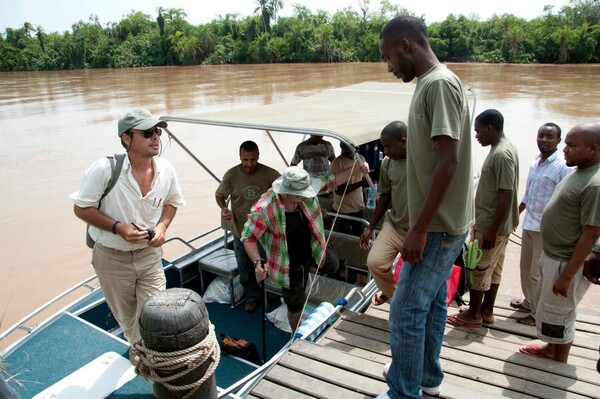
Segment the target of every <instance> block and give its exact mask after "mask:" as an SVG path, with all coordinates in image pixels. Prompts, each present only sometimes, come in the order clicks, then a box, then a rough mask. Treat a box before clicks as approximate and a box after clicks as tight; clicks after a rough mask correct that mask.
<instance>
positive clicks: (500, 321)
mask: <svg viewBox="0 0 600 399" xmlns="http://www.w3.org/2000/svg"><path fill="white" fill-rule="evenodd" d="M509 299H510V298H507V297H499V298H498V301H497V303H496V311H495V315H496V322H495V323H494V324H493V325H491V326H489V327H483V328H464V327H452V326H447V328H446V335H445V337H444V344H443V348H442V353H441V361H442V367H443V369H444V372H445V379H444V382H443V385H442V390H441V395H440V397H442V398H453V399H487V398H519V399H520V398H549V399H559V398H560V399H563V398H564V399H571V398H573V399H575V398H596V399H597V398H600V374H598V372H597V371H596V361H597V360H598V356H599V354H598V346H599V345H600V314H597V313H593V312H586V311H582V312H580V313H579V315H578V318H577V320H578V321H577V333H576V338H575V342H574V344H573V347H572V349H571V355H570V357H569V364H562V363H559V362H555V361H552V360H548V359H544V358H539V357H535V356H530V355H524V354H521V353H519V352H518V349H519V347H520V346H522V345H526V344H527V343H530V342H532V340H533V339H535V327H530V326H525V325H522V324H518V323H516V322H515V320H514V319H515V318H516V317H521V316H524V315H525V313H522V312H519V311H516V310H514V309H512V308H511V307H510V306H509V304H508V301H509ZM455 312H457V309H456V308H451V309H449V311H448V313H449V314H452V313H455ZM388 315H389V305H387V304H385V305H383V306H380V307H373V306H371V307H370V308H369V309H368V310H367V312H366V313H365V314H356V313H346V314H345V315H343V316H342V317H341V318H340V319H339V320H338V321H337V322H336V323H335V324H334V325H333V327H332V328H331V329H330V330H329V331H328V332H327V333H326V334H325V336H324V337H323V338H321V340H320V341H319V342H318V343H312V342H306V341H296V342H295V343H294V344H293V345H292V347H291V348H290V350H289V352H288V353H286V354H285V355H284V356H283V357H282V359H280V361H279V362H278V363H277V364H276V365H275V366H274V367H273V368H272V369H271V370H270V371H269V373H268V374H267V376H266V377H265V378H264V379H263V380H262V381H261V382H259V384H258V385H257V386H256V387H255V388H254V390H253V391H252V392H251V394H250V395H249V396H248V397H249V398H264V399H268V398H272V399H288V398H323V399H336V398H344V399H345V398H348V399H353V398H372V397H375V396H377V395H378V394H380V393H383V392H386V391H387V385H386V382H385V379H384V377H383V375H382V370H383V365H384V364H385V363H389V362H390V361H391V352H390V347H389V342H390V341H389V340H390V332H389V328H388V322H387V320H388Z"/></svg>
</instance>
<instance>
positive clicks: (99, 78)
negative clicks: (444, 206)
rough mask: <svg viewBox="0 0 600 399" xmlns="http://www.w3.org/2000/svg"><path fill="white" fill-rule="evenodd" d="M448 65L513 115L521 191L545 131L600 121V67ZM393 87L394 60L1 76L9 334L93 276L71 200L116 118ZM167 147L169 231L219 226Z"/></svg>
mask: <svg viewBox="0 0 600 399" xmlns="http://www.w3.org/2000/svg"><path fill="white" fill-rule="evenodd" d="M449 67H450V68H451V69H452V70H454V71H455V72H456V73H457V74H458V75H459V76H460V77H461V79H462V81H463V84H464V85H465V87H466V88H473V89H474V90H475V92H476V95H477V105H476V111H475V113H479V112H481V111H483V110H484V109H487V108H496V109H498V110H499V111H500V112H502V113H503V114H504V116H505V133H506V136H507V137H508V138H509V139H510V140H511V141H513V142H514V143H515V144H516V145H517V146H518V148H519V153H520V159H521V170H520V174H521V192H522V191H523V187H524V183H525V179H526V177H527V170H528V167H529V164H530V162H531V160H532V159H533V157H534V156H535V154H536V152H537V147H536V144H535V136H536V132H537V129H538V127H539V126H540V125H541V124H543V123H545V122H549V121H552V122H555V123H557V124H558V125H560V126H561V127H562V128H563V137H564V135H565V134H566V132H567V131H568V130H569V129H570V128H571V127H572V126H573V125H575V124H576V123H579V122H583V121H592V120H595V121H597V120H598V117H599V115H600V105H599V104H600V65H564V66H555V65H483V64H450V65H449ZM394 80H395V78H394V77H393V76H392V75H390V74H388V73H387V71H386V67H385V65H384V64H383V63H356V64H300V65H233V66H197V67H160V68H138V69H104V70H80V71H56V72H24V73H0V120H1V121H2V125H1V126H2V127H1V134H2V138H3V145H2V146H1V147H0V170H1V171H2V172H1V173H0V183H1V194H0V255H1V259H2V262H1V264H0V321H2V324H1V326H0V331H4V330H5V329H6V328H8V327H9V326H11V325H12V324H14V323H15V322H16V321H18V320H19V319H21V318H22V317H24V316H25V315H26V314H28V313H30V312H31V311H33V310H34V309H35V308H37V307H38V306H40V305H41V304H43V303H44V302H46V301H48V300H49V299H51V298H53V297H54V296H56V295H58V294H59V293H61V292H62V291H64V290H65V289H67V288H69V287H71V286H72V285H74V284H75V283H78V282H80V281H82V280H83V279H85V278H86V277H88V276H89V275H91V274H92V273H93V269H92V267H91V265H90V262H89V258H90V250H89V249H87V248H86V247H85V245H84V239H83V238H84V224H83V223H82V222H81V221H80V220H78V219H77V218H76V217H75V216H74V215H73V211H72V204H71V202H70V200H69V198H68V196H69V194H70V193H71V192H72V191H74V190H76V188H77V186H78V183H79V180H80V178H81V175H82V173H83V171H84V170H85V169H86V168H87V167H88V166H89V165H90V164H91V163H92V162H93V161H95V160H97V159H99V158H101V157H103V156H105V155H107V154H113V153H116V152H122V147H121V146H120V143H119V141H118V138H117V134H116V122H117V119H118V117H119V115H121V114H122V113H124V112H125V111H127V110H129V109H131V108H135V107H145V108H149V109H150V110H151V111H152V112H153V113H154V114H155V115H176V116H186V117H191V116H195V115H197V114H199V113H202V112H208V111H217V110H223V109H232V108H236V107H244V106H248V105H254V104H267V103H271V102H277V101H281V100H284V99H287V98H290V97H299V96H306V95H310V94H312V93H315V92H318V91H320V90H323V89H327V88H333V87H340V86H345V85H350V84H354V83H359V82H363V81H383V82H390V81H394ZM398 84H399V85H400V84H402V83H401V82H398ZM365 106H368V104H365ZM164 141H165V140H164V139H163V144H164V154H163V156H164V157H166V158H167V159H169V160H170V161H171V162H172V163H173V164H174V165H175V167H176V169H177V171H178V173H179V175H180V180H181V185H182V189H183V191H184V195H185V197H186V200H187V201H188V205H187V206H186V207H184V208H182V209H181V210H180V211H179V212H178V215H177V217H176V218H175V221H174V223H173V225H172V227H171V228H170V230H169V234H170V235H180V236H183V237H185V238H189V237H192V236H193V235H195V234H197V233H200V232H202V231H206V230H207V229H208V227H210V226H211V225H214V224H215V222H216V221H217V220H218V208H217V207H216V205H215V203H214V196H213V193H214V188H211V189H210V190H206V189H205V184H204V182H205V181H210V180H211V179H210V178H209V177H207V175H206V174H205V173H203V172H202V171H201V170H199V169H198V168H197V167H196V166H194V165H193V164H191V163H190V161H189V159H188V158H187V157H186V156H185V155H184V154H183V152H182V151H181V150H179V149H177V148H176V147H175V146H171V145H169V144H168V143H164ZM226 141H227V138H226V137H225V136H221V135H215V137H214V139H213V138H211V141H210V142H208V143H203V146H205V147H206V146H208V148H213V147H214V149H215V151H210V154H209V156H208V159H207V160H206V159H203V160H206V161H207V163H208V164H209V165H213V166H215V167H216V168H215V169H216V172H217V174H218V173H222V172H223V171H224V170H226V169H227V168H228V167H230V166H232V165H233V164H234V163H235V162H236V160H235V155H236V151H234V150H229V149H227V151H226V152H227V153H229V155H232V156H233V157H232V158H228V160H227V161H224V160H223V159H224V158H222V157H223V152H222V150H223V149H224V148H228V146H227V144H231V143H226ZM238 145H239V143H234V145H233V147H230V148H237V146H238ZM259 145H260V144H259ZM334 147H335V148H336V150H337V149H338V147H337V145H334ZM474 147H475V148H476V153H475V155H474V162H475V167H476V168H479V167H480V166H481V163H482V162H483V159H484V158H485V154H487V151H488V149H482V148H481V147H479V145H478V144H477V142H476V141H475V140H474ZM261 148H262V147H261ZM561 148H562V147H561ZM231 153H233V154H231ZM338 153H339V152H338ZM291 155H292V154H286V156H287V157H288V159H289V158H290V157H291ZM229 159H231V161H230V160H229ZM273 166H274V167H279V165H273ZM219 177H220V176H219ZM213 187H216V186H213ZM203 188H204V190H203ZM511 256H512V259H513V260H512V261H510V264H509V266H505V275H504V280H503V283H502V284H501V286H500V291H501V293H504V294H510V295H517V294H519V292H520V288H519V278H518V270H517V268H518V266H517V265H518V261H517V260H516V259H517V258H518V248H516V249H515V248H513V249H512V252H511ZM599 304H600V288H597V287H592V288H591V289H590V291H589V292H588V295H587V296H586V298H584V301H583V304H582V305H583V306H584V307H587V308H593V307H595V308H596V309H598V306H599ZM0 345H2V344H1V343H0ZM2 347H3V346H0V348H2Z"/></svg>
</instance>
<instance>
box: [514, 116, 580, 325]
mask: <svg viewBox="0 0 600 399" xmlns="http://www.w3.org/2000/svg"><path fill="white" fill-rule="evenodd" d="M560 135H561V130H560V127H559V126H558V125H556V124H555V123H551V122H549V123H545V124H544V125H542V126H541V127H540V128H539V129H538V133H537V146H538V149H539V150H540V153H539V155H538V156H537V157H536V158H535V159H534V161H533V163H532V164H531V167H530V168H529V175H528V176H527V185H526V188H525V195H524V196H523V199H522V200H521V204H520V205H519V212H523V210H525V217H524V219H523V234H522V240H521V262H520V269H521V290H522V291H523V295H524V296H525V298H522V299H521V298H514V299H512V300H511V301H510V305H511V306H512V307H514V308H517V309H524V310H529V312H530V313H529V314H528V315H527V316H525V317H520V318H518V319H517V322H518V323H521V324H526V325H529V326H535V310H536V308H537V303H538V299H539V292H537V288H538V283H539V281H540V265H539V259H540V255H541V253H542V239H541V235H540V222H541V220H542V212H543V211H544V208H545V207H546V204H547V203H548V201H549V200H550V197H551V196H552V193H553V192H554V188H555V187H556V185H557V184H558V183H559V182H560V181H561V180H562V179H563V178H564V177H565V176H566V175H568V174H569V173H570V172H571V171H572V168H569V167H568V166H567V165H566V164H565V160H564V159H563V157H562V156H560V154H559V153H558V152H557V151H556V150H557V148H558V144H559V143H560Z"/></svg>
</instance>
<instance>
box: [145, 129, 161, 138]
mask: <svg viewBox="0 0 600 399" xmlns="http://www.w3.org/2000/svg"><path fill="white" fill-rule="evenodd" d="M141 132H142V134H143V135H144V138H145V139H149V138H150V137H152V135H153V134H154V133H156V135H157V136H158V137H160V135H161V134H162V130H161V129H159V128H157V127H156V126H154V127H153V128H150V129H147V130H142V131H141Z"/></svg>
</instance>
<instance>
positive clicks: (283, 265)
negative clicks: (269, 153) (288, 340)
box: [241, 166, 326, 330]
mask: <svg viewBox="0 0 600 399" xmlns="http://www.w3.org/2000/svg"><path fill="white" fill-rule="evenodd" d="M320 189H321V180H320V179H318V178H311V177H310V175H309V174H308V172H306V171H305V170H304V169H301V168H299V167H296V166H290V167H289V168H287V169H285V171H284V172H283V175H282V176H281V177H280V178H278V179H277V180H275V181H274V182H273V186H272V188H271V189H269V190H268V191H267V192H266V193H264V194H263V196H262V197H261V198H260V199H259V200H258V201H257V202H256V203H255V204H254V205H253V206H252V208H251V210H250V214H249V215H248V221H247V222H246V224H245V225H244V229H243V230H242V238H241V240H242V242H243V243H244V248H245V249H246V252H247V253H248V256H249V257H250V259H251V260H252V261H253V263H254V266H255V271H256V277H257V279H258V280H264V279H265V278H266V277H267V272H268V274H269V276H270V278H271V279H272V280H273V281H274V282H275V283H277V284H278V285H279V286H280V287H281V288H282V296H283V300H284V302H285V303H286V304H287V306H288V321H289V323H290V327H291V328H292V330H295V329H296V327H297V326H298V323H299V321H300V316H301V315H302V309H303V307H304V302H305V300H306V293H305V288H306V281H307V278H308V268H309V267H310V266H315V265H320V264H321V263H322V262H323V260H324V258H325V246H326V242H325V231H324V229H323V215H322V214H321V207H320V206H319V201H318V199H317V198H316V196H317V193H318V192H319V190H320ZM257 241H260V243H261V244H262V246H263V247H264V248H265V251H266V253H267V258H268V259H267V260H264V259H261V257H260V254H259V252H258V246H257Z"/></svg>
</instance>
